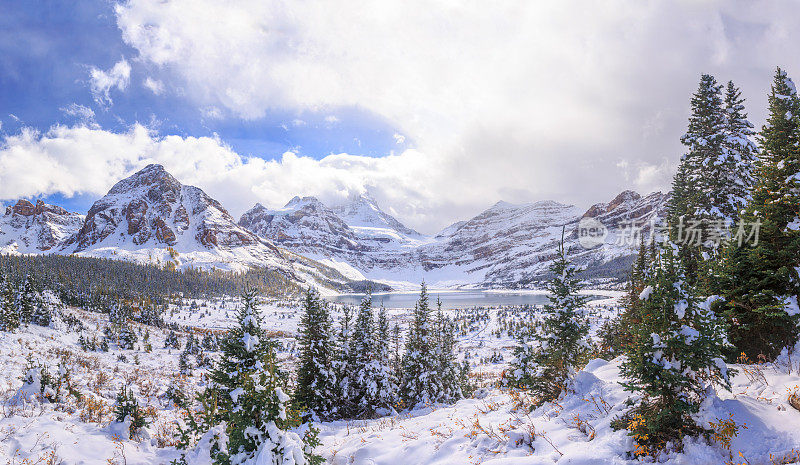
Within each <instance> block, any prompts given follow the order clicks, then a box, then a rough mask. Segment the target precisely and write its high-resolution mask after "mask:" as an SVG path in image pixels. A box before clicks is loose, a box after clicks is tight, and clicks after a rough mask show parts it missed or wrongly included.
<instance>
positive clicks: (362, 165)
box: [0, 125, 445, 225]
mask: <svg viewBox="0 0 800 465" xmlns="http://www.w3.org/2000/svg"><path fill="white" fill-rule="evenodd" d="M148 163H160V164H163V165H164V166H165V167H166V168H167V170H168V171H170V172H171V173H172V174H173V175H175V176H176V177H177V178H178V179H179V180H180V181H181V182H184V183H187V184H193V185H196V186H199V187H201V188H203V189H204V190H206V192H208V193H209V194H210V195H211V196H213V197H215V198H217V199H218V200H220V201H221V202H222V203H223V205H225V206H226V207H227V208H229V209H230V211H231V213H232V214H234V216H238V215H239V214H241V213H243V212H244V211H245V210H246V209H248V208H250V207H251V206H252V205H253V204H254V203H255V202H257V201H258V202H262V203H265V204H267V205H271V206H275V207H278V206H282V205H283V204H284V203H286V202H287V201H288V200H289V199H291V198H292V197H293V196H294V195H317V196H319V198H320V199H321V200H323V201H325V202H328V203H329V204H336V203H340V202H343V201H344V200H345V199H346V198H347V197H348V194H349V193H351V192H359V191H362V190H363V189H364V186H371V192H372V193H373V194H374V195H375V196H376V197H377V198H378V200H380V201H382V202H384V204H386V205H389V204H395V205H399V204H402V205H403V206H402V208H399V209H397V211H398V212H400V213H401V214H402V215H403V216H404V217H405V218H407V219H410V220H411V223H412V224H415V225H417V224H422V223H428V222H430V220H431V218H430V217H429V216H428V215H429V214H428V213H427V212H428V211H429V210H430V208H429V207H430V206H431V205H430V204H428V203H427V202H428V200H426V199H427V198H428V197H430V196H432V194H433V193H434V192H433V191H432V190H431V187H432V186H435V185H437V182H438V181H439V180H438V179H437V175H436V174H434V173H439V172H443V171H445V169H444V168H442V167H437V166H435V163H434V165H432V164H431V162H430V161H429V160H428V159H427V157H426V156H425V155H424V154H423V153H421V152H417V151H413V150H408V151H406V152H404V153H402V154H400V155H392V156H388V157H383V158H371V157H363V156H355V155H348V154H337V155H329V156H327V157H325V158H323V159H322V160H315V159H312V158H309V157H304V156H301V155H298V154H296V153H293V152H287V153H284V154H283V155H282V156H281V157H280V158H279V159H277V160H273V161H266V160H264V159H261V158H244V157H242V156H240V155H239V154H237V153H235V152H234V151H233V150H232V149H231V148H230V147H228V146H227V145H225V144H224V143H223V142H221V141H220V140H219V139H217V138H213V137H180V136H159V135H157V134H155V133H154V132H153V131H151V130H149V129H147V128H145V127H144V126H141V125H135V126H133V127H132V128H131V129H130V130H128V131H127V132H125V133H121V134H120V133H113V132H109V131H105V130H101V129H96V128H88V127H85V126H74V127H67V126H54V127H53V128H51V129H50V130H49V131H47V132H45V133H40V132H37V131H34V130H31V129H23V130H22V131H21V132H20V133H18V134H15V135H11V136H5V137H4V138H3V140H2V144H0V199H5V200H12V199H15V198H18V197H35V196H40V195H45V194H52V193H55V192H59V193H62V194H64V195H66V196H72V195H75V194H92V195H96V196H98V197H99V196H101V195H103V194H105V193H106V192H107V191H108V189H110V188H111V186H112V185H113V184H114V183H115V182H117V181H118V180H120V179H122V178H123V177H125V176H127V175H129V174H131V173H133V172H134V171H136V170H138V169H140V168H142V167H143V166H145V165H147V164H148ZM31 166H36V169H35V170H31V169H30V167H31ZM430 168H434V169H430Z"/></svg>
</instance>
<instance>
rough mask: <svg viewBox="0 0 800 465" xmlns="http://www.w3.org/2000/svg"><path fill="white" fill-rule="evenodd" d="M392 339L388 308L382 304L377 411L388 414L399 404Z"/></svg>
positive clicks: (376, 351)
mask: <svg viewBox="0 0 800 465" xmlns="http://www.w3.org/2000/svg"><path fill="white" fill-rule="evenodd" d="M390 339H391V336H390V331H389V320H388V318H387V315H386V308H385V307H384V306H383V305H381V308H380V310H379V311H378V327H377V344H376V347H375V363H376V364H377V368H376V370H375V375H374V376H375V390H376V393H377V394H376V396H375V401H374V403H375V412H376V413H377V414H380V415H387V414H389V413H391V412H392V411H393V410H394V406H395V405H396V404H397V400H398V397H397V389H398V386H397V376H396V375H397V372H396V370H395V364H394V357H393V354H392V350H391V348H390V347H389V341H390Z"/></svg>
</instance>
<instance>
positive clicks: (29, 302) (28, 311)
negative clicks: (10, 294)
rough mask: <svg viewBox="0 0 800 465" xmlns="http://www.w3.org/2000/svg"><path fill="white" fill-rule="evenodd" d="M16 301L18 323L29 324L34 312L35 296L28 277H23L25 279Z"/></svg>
mask: <svg viewBox="0 0 800 465" xmlns="http://www.w3.org/2000/svg"><path fill="white" fill-rule="evenodd" d="M18 300H19V303H18V306H19V320H20V323H23V324H29V323H31V322H32V321H33V316H34V312H35V301H36V294H35V293H34V289H33V283H32V282H31V277H30V275H28V276H25V279H24V280H23V281H22V286H21V288H20V290H19V297H18Z"/></svg>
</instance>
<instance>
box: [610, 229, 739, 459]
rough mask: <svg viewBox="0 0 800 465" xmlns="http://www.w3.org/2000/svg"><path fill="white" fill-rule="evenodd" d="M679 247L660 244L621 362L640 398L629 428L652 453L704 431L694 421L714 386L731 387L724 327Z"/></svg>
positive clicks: (628, 386)
mask: <svg viewBox="0 0 800 465" xmlns="http://www.w3.org/2000/svg"><path fill="white" fill-rule="evenodd" d="M678 250H679V248H678V246H677V245H675V244H673V243H671V242H668V243H666V245H664V246H662V249H661V251H660V252H659V254H658V257H657V262H656V263H655V264H654V268H653V271H652V273H651V275H650V276H649V277H648V278H647V287H645V289H644V290H643V291H642V293H641V294H640V300H641V301H642V311H641V323H640V324H638V325H636V326H635V327H634V343H633V344H632V345H631V346H629V347H628V350H627V353H626V355H627V358H626V359H625V361H624V362H623V364H622V374H623V376H624V377H625V379H626V382H625V383H624V384H623V385H624V386H625V388H626V389H627V390H629V391H632V392H636V393H638V394H639V395H640V396H641V397H640V400H638V401H637V404H636V405H635V407H634V409H633V410H632V411H631V413H630V418H629V419H631V420H635V421H633V422H631V423H629V424H627V425H621V424H619V423H617V424H616V425H615V426H617V427H627V428H628V429H629V430H630V434H631V435H632V436H634V438H635V440H636V442H637V445H638V446H639V450H640V451H643V452H646V453H648V454H649V455H654V454H655V453H656V452H658V451H659V450H660V449H661V448H663V447H664V446H665V444H667V443H668V442H670V441H671V442H672V443H673V444H678V445H679V444H680V441H681V440H682V438H683V437H684V436H685V435H697V434H699V433H701V432H703V431H704V430H703V427H702V426H699V425H697V424H696V423H695V421H694V420H693V419H692V415H693V414H695V413H697V412H698V410H699V407H700V403H701V402H702V400H703V399H704V398H705V396H706V388H707V387H708V386H709V385H710V384H720V385H722V386H724V387H726V388H728V387H729V380H728V373H727V369H726V367H725V364H724V362H723V360H722V350H723V346H724V341H725V337H724V328H723V326H722V325H721V324H720V323H719V322H718V320H717V319H716V317H715V315H714V313H713V312H712V311H711V310H710V309H709V308H708V307H709V305H708V302H710V299H709V300H708V301H706V302H703V303H701V302H699V299H698V297H697V296H696V293H695V290H694V288H692V287H691V286H690V285H689V284H688V283H687V282H686V279H685V273H684V271H683V268H682V263H681V260H680V259H679V255H678Z"/></svg>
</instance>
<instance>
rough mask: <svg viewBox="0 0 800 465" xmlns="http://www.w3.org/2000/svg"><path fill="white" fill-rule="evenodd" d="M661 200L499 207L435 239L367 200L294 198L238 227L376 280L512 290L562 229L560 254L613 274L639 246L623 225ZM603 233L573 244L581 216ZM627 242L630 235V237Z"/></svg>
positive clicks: (538, 271) (541, 270)
mask: <svg viewBox="0 0 800 465" xmlns="http://www.w3.org/2000/svg"><path fill="white" fill-rule="evenodd" d="M666 199H667V196H666V195H664V194H661V193H658V192H657V193H653V194H650V195H648V196H647V197H641V196H640V195H639V194H637V193H635V192H632V191H625V192H623V193H621V194H619V195H618V196H617V197H615V198H614V199H613V200H611V201H610V202H608V203H598V204H596V205H593V206H592V207H591V208H589V209H588V210H587V211H585V212H584V211H581V210H579V209H577V208H576V207H574V206H571V205H564V204H560V203H558V202H553V201H542V202H536V203H530V204H522V205H514V204H510V203H507V202H498V203H497V204H495V205H493V206H492V207H491V208H489V209H487V210H486V211H484V212H483V213H481V214H479V215H477V216H475V217H474V218H471V219H469V220H467V221H461V222H458V223H455V224H453V225H451V226H449V227H447V228H445V229H444V230H443V231H441V232H440V233H439V234H437V235H435V236H423V235H421V234H419V233H417V232H416V231H413V230H411V229H410V228H406V227H405V226H403V225H402V224H401V223H400V222H399V221H397V220H396V219H395V218H393V217H392V216H391V215H388V214H387V213H385V212H383V211H381V210H380V208H378V206H377V204H376V203H375V202H374V200H372V199H371V198H369V197H366V196H364V197H360V198H354V199H351V202H350V203H349V204H346V205H344V206H339V207H334V208H327V207H326V206H325V205H323V204H322V203H321V202H319V201H318V200H317V199H314V198H310V197H306V198H303V199H299V198H295V199H293V200H292V201H291V202H289V204H287V205H286V207H284V208H283V209H280V210H268V209H266V208H264V207H263V206H261V205H256V207H254V208H253V209H252V210H250V211H249V212H248V213H246V214H245V215H244V216H243V217H242V219H241V220H240V222H239V224H240V225H241V226H244V227H247V228H248V229H251V230H253V231H255V232H257V233H258V234H260V235H263V236H265V237H269V238H271V239H273V240H275V241H276V243H278V244H280V245H281V246H283V247H286V248H287V249H289V250H292V251H295V252H297V253H300V254H303V255H307V256H310V257H313V258H315V259H316V260H321V261H323V262H324V263H327V264H329V265H332V266H336V265H340V266H343V267H344V268H354V269H355V270H357V271H358V272H360V275H361V276H366V277H368V278H369V279H374V280H380V281H384V282H403V281H406V282H417V281H419V280H420V279H422V278H423V277H424V278H425V279H426V280H428V282H429V283H431V284H436V285H443V286H447V285H463V284H471V285H483V286H511V287H513V286H518V285H521V284H525V283H529V282H531V281H536V280H540V279H543V278H545V277H546V275H547V273H548V267H549V264H550V263H551V261H552V260H553V258H554V257H555V253H556V246H557V244H558V243H559V241H560V240H561V235H562V231H563V233H564V236H565V242H566V246H567V250H568V254H569V256H570V258H571V259H573V260H574V261H575V262H577V263H578V264H580V265H582V266H584V267H586V268H587V276H593V277H600V276H620V275H621V274H624V272H625V271H627V269H628V265H629V264H630V262H631V261H632V259H633V256H634V255H635V253H636V250H637V247H638V239H636V238H635V237H633V235H632V234H630V231H631V229H630V227H631V226H632V225H635V226H636V227H637V228H638V227H639V226H641V225H644V226H645V227H644V231H645V233H646V234H649V229H650V227H649V223H650V222H651V221H652V220H656V219H658V218H661V217H662V216H663V213H664V212H663V209H664V205H665V203H666ZM589 217H591V218H594V219H595V220H597V221H599V222H600V223H602V225H604V226H605V228H606V232H607V235H606V236H605V240H604V241H603V242H602V244H600V245H598V246H597V247H592V248H588V249H587V248H586V247H585V246H583V245H581V241H580V240H579V225H580V224H581V219H583V218H589ZM629 236H630V237H629Z"/></svg>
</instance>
